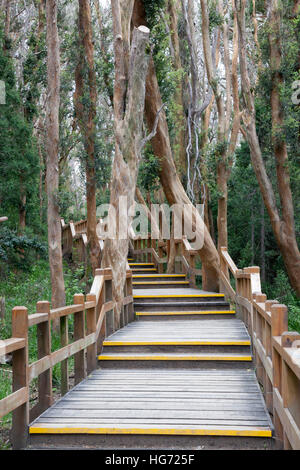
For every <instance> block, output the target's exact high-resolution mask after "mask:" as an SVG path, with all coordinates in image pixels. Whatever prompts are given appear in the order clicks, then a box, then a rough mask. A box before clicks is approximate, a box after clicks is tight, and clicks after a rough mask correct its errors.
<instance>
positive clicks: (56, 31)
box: [0, 0, 300, 312]
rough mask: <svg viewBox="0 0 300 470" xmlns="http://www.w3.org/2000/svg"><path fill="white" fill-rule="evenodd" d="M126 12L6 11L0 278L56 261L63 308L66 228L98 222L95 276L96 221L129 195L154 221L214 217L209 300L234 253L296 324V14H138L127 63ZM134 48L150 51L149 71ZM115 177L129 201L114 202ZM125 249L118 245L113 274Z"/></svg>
mask: <svg viewBox="0 0 300 470" xmlns="http://www.w3.org/2000/svg"><path fill="white" fill-rule="evenodd" d="M119 3H120V5H121V10H122V8H123V7H124V5H123V4H124V2H122V1H121V2H116V1H112V2H109V1H104V0H79V1H77V0H76V1H73V0H63V1H60V2H56V1H54V0H49V1H47V2H46V1H45V0H25V1H22V2H20V1H18V0H0V6H1V15H0V80H1V82H2V83H4V84H5V104H0V204H1V214H0V215H1V216H7V217H8V220H7V221H6V222H4V223H1V224H0V263H1V271H0V275H1V277H2V280H3V281H5V279H8V278H9V275H10V272H11V270H13V271H14V272H18V271H20V272H21V271H23V270H30V269H31V268H32V267H33V265H34V263H35V260H36V259H37V258H39V257H42V258H45V259H49V263H50V269H51V272H52V271H53V269H54V268H53V269H52V266H54V265H55V266H56V267H55V270H56V271H55V272H56V275H57V272H58V271H59V270H58V269H57V266H58V265H60V266H61V268H60V270H61V273H60V274H59V275H58V279H56V281H55V283H56V286H55V285H54V284H53V283H54V281H53V272H52V274H51V276H52V277H51V279H52V302H53V303H54V305H61V304H63V303H64V302H65V287H64V278H63V271H62V270H63V268H62V254H61V253H58V252H57V251H55V250H53V249H52V248H51V247H52V246H53V243H52V242H53V240H58V244H59V245H60V244H61V240H60V239H59V238H57V237H59V236H60V235H58V234H59V233H60V231H61V226H60V219H64V221H65V223H68V222H69V221H74V222H76V221H79V220H82V219H86V218H87V223H88V225H87V237H88V243H89V260H90V267H91V269H92V270H94V269H96V268H97V267H99V266H100V252H99V243H98V237H97V233H96V224H97V216H96V211H97V207H98V206H99V205H100V204H102V203H108V202H113V203H114V202H116V201H117V200H118V198H119V197H120V194H123V193H124V194H125V192H126V194H127V195H128V196H130V198H132V199H133V200H134V199H136V194H135V188H137V190H138V191H139V194H140V198H142V199H143V201H144V203H145V204H147V205H148V207H150V206H151V204H155V203H159V204H162V203H165V202H167V203H168V204H170V205H171V204H172V203H176V202H184V201H190V202H191V203H192V204H194V205H196V204H199V203H201V204H204V222H205V230H206V231H207V232H206V240H207V242H206V245H205V246H204V248H203V250H202V252H201V253H200V258H201V264H202V270H203V273H204V275H203V276H204V280H203V282H204V283H206V284H205V285H206V286H209V285H210V286H211V287H213V288H215V287H216V285H214V283H213V281H212V279H213V278H215V277H216V273H217V272H218V269H219V268H218V263H219V255H218V253H220V248H221V247H228V251H229V253H230V254H231V257H232V258H233V259H234V260H235V263H236V264H237V266H240V267H245V266H259V267H260V269H261V279H262V283H263V291H264V292H266V293H267V295H268V297H270V298H277V299H278V300H279V301H280V302H281V303H287V304H288V305H289V306H290V307H291V309H292V311H295V312H297V311H298V310H297V309H298V308H299V307H298V305H299V304H298V301H297V297H299V295H300V257H299V249H298V243H299V233H300V217H299V216H300V184H299V183H300V167H299V157H300V140H299V137H300V136H299V123H300V119H299V118H300V106H299V104H300V72H299V66H300V51H299V44H300V12H299V1H297V0H280V1H279V0H268V1H260V0H257V1H255V0H251V1H247V2H245V1H234V0H232V1H228V2H224V1H223V0H207V1H204V0H201V1H200V0H188V1H187V0H159V1H152V0H144V1H142V0H136V1H135V2H131V1H130V2H128V9H129V8H131V7H132V13H133V14H132V18H131V23H130V24H129V25H128V24H127V26H126V28H127V30H126V28H125V26H124V25H123V24H121V26H120V25H119V26H120V27H121V32H122V34H123V35H124V37H123V41H124V51H125V52H126V51H127V52H126V53H125V55H124V57H123V58H121V59H120V58H118V54H119V52H120V51H119V49H118V44H117V40H116V35H117V33H118V31H117V28H118V24H117V22H116V21H115V15H116V8H117V4H119ZM130 5H131V7H130ZM122 11H123V10H122ZM51 15H52V16H51ZM51 18H56V19H57V21H56V20H55V22H54V23H55V24H54V23H53V22H52V23H53V25H52V26H51ZM124 24H125V23H124ZM141 26H143V27H144V28H145V29H144V30H143V31H142V30H141V29H139V27H141ZM122 28H123V29H122ZM124 28H125V29H124ZM128 28H129V30H128ZM134 28H135V29H134ZM148 28H149V34H148V33H147V31H146V29H147V30H148ZM135 30H137V31H139V32H138V33H136V37H134V34H133V31H135ZM124 31H127V34H128V38H129V39H128V38H126V34H124ZM143 35H144V36H143ZM127 39H128V44H127V43H126V41H127ZM133 41H136V44H138V45H139V47H142V48H143V50H144V51H145V55H144V56H143V57H135V58H134V60H136V61H137V62H136V63H135V62H134V60H133V59H132V60H129V55H130V47H131V46H132V42H133ZM141 44H142V46H140V45H141ZM119 59H120V60H119ZM120 64H121V66H122V67H123V72H124V73H123V75H122V74H121V73H120V70H119V66H120ZM135 67H136V68H135ZM137 67H139V70H137ZM135 74H136V75H135ZM132 76H136V82H138V81H139V80H140V82H141V83H140V84H138V83H136V82H135V81H134V80H132ZM124 80H125V83H124ZM142 82H143V83H142ZM143 87H144V88H143ZM49 90H55V93H52V92H51V93H49ZM137 93H138V94H137ZM131 94H132V97H131ZM131 99H132V100H133V102H136V103H135V104H136V108H138V103H139V109H133V108H134V106H131V104H130V103H131V101H130V100H131ZM162 105H163V106H162ZM158 109H159V116H158V114H157V112H158ZM156 117H157V118H158V124H157V123H156V128H155V120H156ZM130 119H132V122H134V125H133V127H132V126H131V125H130V124H129V120H130ZM120 128H121V129H122V132H121V133H119V134H118V129H120ZM151 132H153V136H152V139H149V140H147V139H146V138H147V136H148V135H149V134H150V133H151ZM116 136H117V138H116ZM145 139H146V140H147V141H146V143H145V142H144V141H145ZM143 142H144V143H143ZM136 148H141V152H140V155H137V152H135V150H134V149H136ZM120 159H121V160H122V159H123V160H124V162H125V163H124V165H125V164H126V165H127V164H128V167H130V171H129V170H128V168H127V167H126V168H125V166H126V165H125V166H124V165H123V163H122V165H123V167H122V166H120V165H121V164H120V161H121V160H120ZM128 162H129V163H128ZM130 162H132V163H130ZM118 165H119V166H118ZM133 168H134V170H133ZM126 171H128V174H127V176H126V175H125V173H126ZM118 175H119V176H120V177H119V180H118V181H119V182H120V181H121V183H120V186H121V187H122V185H123V184H125V183H124V181H125V180H126V178H128V179H127V181H131V182H132V183H131V184H130V189H131V192H130V191H129V188H128V187H127V188H126V191H125V187H123V188H121V190H120V188H119V189H117V186H116V185H115V184H114V181H117V180H116V178H117V176H118ZM125 176H126V178H125ZM125 186H126V184H125ZM118 191H119V192H118ZM120 191H121V192H120ZM124 191H125V192H124ZM47 240H48V241H47ZM51 240H52V242H51ZM47 247H48V248H47ZM115 250H116V247H115V246H113V244H111V246H108V244H107V246H106V249H105V253H104V255H103V259H102V265H103V266H104V265H105V263H106V264H109V263H113V259H114V253H115ZM119 250H120V252H121V251H122V250H123V249H121V248H120V247H119ZM126 250H128V246H127V245H126V246H124V250H123V251H124V253H125V252H126ZM120 256H121V255H120ZM124 256H125V255H124ZM124 256H123V258H124ZM126 256H127V255H126ZM123 258H122V259H123ZM124 260H125V258H124ZM119 262H121V261H120V260H118V263H119ZM115 281H116V282H121V283H122V282H123V281H124V279H123V281H122V279H119V280H117V279H115Z"/></svg>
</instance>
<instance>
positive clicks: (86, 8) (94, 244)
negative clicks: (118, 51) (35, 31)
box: [74, 0, 100, 272]
mask: <svg viewBox="0 0 300 470" xmlns="http://www.w3.org/2000/svg"><path fill="white" fill-rule="evenodd" d="M78 20H79V21H78V23H79V51H80V52H79V61H78V65H77V67H76V71H75V82H76V91H75V94H74V101H75V110H76V116H77V121H78V125H79V128H80V131H81V134H82V137H83V141H84V148H85V152H86V165H85V167H86V206H87V239H88V252H89V258H90V263H91V267H92V270H93V272H95V269H97V268H99V266H100V245H99V239H98V235H97V215H96V171H95V136H96V126H95V117H96V105H97V89H96V73H95V67H94V45H93V34H92V23H91V8H90V2H89V0H79V15H78ZM85 68H87V83H85V78H84V69H85ZM86 94H87V95H88V97H89V100H88V103H87V102H86V101H87V100H85V103H84V104H83V99H84V97H85V95H86Z"/></svg>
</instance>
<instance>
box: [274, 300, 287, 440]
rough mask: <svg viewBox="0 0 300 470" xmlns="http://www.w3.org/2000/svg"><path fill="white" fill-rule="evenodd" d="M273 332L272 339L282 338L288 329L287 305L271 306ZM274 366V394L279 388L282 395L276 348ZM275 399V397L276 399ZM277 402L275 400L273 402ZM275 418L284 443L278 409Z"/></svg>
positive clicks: (280, 365) (280, 437) (279, 434)
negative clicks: (275, 337)
mask: <svg viewBox="0 0 300 470" xmlns="http://www.w3.org/2000/svg"><path fill="white" fill-rule="evenodd" d="M271 322H272V323H271V332H272V338H273V337H274V336H281V335H282V333H284V332H285V331H287V329H288V312H287V307H286V305H281V304H275V305H272V306H271ZM272 365H273V393H274V389H275V388H277V389H278V391H279V393H280V395H282V358H281V356H280V354H279V353H278V352H277V351H276V349H275V348H274V346H273V347H272ZM274 398H275V397H274ZM273 401H274V402H275V399H274V400H273ZM273 416H274V427H275V432H276V435H277V438H278V439H279V440H280V441H282V443H283V440H284V435H283V426H282V423H281V421H280V418H279V416H278V414H277V411H276V409H275V408H274V410H273Z"/></svg>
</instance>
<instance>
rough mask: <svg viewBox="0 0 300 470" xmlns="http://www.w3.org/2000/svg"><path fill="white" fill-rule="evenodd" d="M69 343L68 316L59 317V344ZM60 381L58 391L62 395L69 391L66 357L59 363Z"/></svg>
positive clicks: (62, 345) (65, 344)
mask: <svg viewBox="0 0 300 470" xmlns="http://www.w3.org/2000/svg"><path fill="white" fill-rule="evenodd" d="M68 343H69V329H68V317H67V316H64V317H61V318H60V344H61V347H64V346H67V345H68ZM60 371H61V372H60V373H61V383H60V391H61V394H62V395H65V394H66V393H67V392H68V391H69V367H68V359H64V360H63V361H61V364H60Z"/></svg>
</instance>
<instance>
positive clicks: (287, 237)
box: [235, 0, 300, 296]
mask: <svg viewBox="0 0 300 470" xmlns="http://www.w3.org/2000/svg"><path fill="white" fill-rule="evenodd" d="M235 6H236V10H237V18H238V27H239V55H240V69H241V83H242V92H243V98H244V103H245V109H244V111H243V122H244V133H245V136H246V139H247V141H248V144H249V147H250V152H251V160H252V165H253V168H254V171H255V174H256V178H257V180H258V184H259V187H260V191H261V194H262V197H263V201H264V204H265V207H266V209H267V212H268V214H269V217H270V221H271V225H272V229H273V233H274V236H275V239H276V242H277V244H278V247H279V250H280V252H281V254H282V257H283V260H284V263H285V267H286V270H287V273H288V276H289V280H290V283H291V285H292V287H293V288H294V290H295V292H296V293H297V295H298V296H300V254H299V249H298V246H297V242H296V236H295V227H294V210H293V202H292V195H291V191H290V179H289V174H288V165H287V162H288V156H287V151H286V146H285V143H284V140H283V139H280V138H279V137H278V135H276V134H277V132H278V130H279V129H280V128H281V127H282V123H283V122H282V119H283V118H282V107H281V102H280V95H279V86H280V75H279V70H278V69H279V67H280V62H281V46H280V40H279V37H280V35H279V30H278V28H279V25H280V23H279V21H280V17H279V16H278V15H279V11H278V3H277V0H276V1H275V0H274V1H272V2H271V10H270V11H271V16H270V18H271V23H270V28H271V29H270V54H271V57H270V58H271V67H272V69H273V77H274V78H273V83H272V93H271V108H272V125H273V135H274V134H275V136H276V141H274V142H273V146H274V155H275V160H276V170H277V183H278V191H279V195H280V202H281V213H282V216H280V213H279V210H278V208H277V204H276V199H275V194H274V191H273V187H272V184H271V181H270V179H269V177H268V175H267V172H266V168H265V165H264V161H263V158H262V152H261V148H260V144H259V140H258V136H257V132H256V127H255V125H256V121H255V107H254V98H253V95H252V93H251V85H250V80H249V75H248V69H247V58H246V44H245V8H246V0H235Z"/></svg>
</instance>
